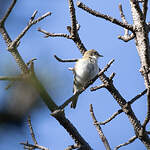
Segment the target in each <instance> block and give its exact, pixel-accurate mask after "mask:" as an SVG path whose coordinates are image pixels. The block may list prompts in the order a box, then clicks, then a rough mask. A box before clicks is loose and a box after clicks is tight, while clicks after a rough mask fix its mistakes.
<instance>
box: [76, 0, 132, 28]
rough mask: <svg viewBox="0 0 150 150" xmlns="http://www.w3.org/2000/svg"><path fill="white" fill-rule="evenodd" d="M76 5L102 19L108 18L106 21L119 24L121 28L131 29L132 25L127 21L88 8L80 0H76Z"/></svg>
mask: <svg viewBox="0 0 150 150" xmlns="http://www.w3.org/2000/svg"><path fill="white" fill-rule="evenodd" d="M77 6H78V7H79V8H82V9H83V10H85V11H86V12H88V13H90V14H92V15H94V16H96V17H100V18H103V19H105V20H108V21H110V22H112V23H114V24H116V25H119V26H121V27H123V28H126V29H128V30H130V31H133V26H132V25H130V24H127V23H123V22H121V21H119V20H117V19H116V18H113V17H111V16H108V15H105V14H102V13H100V12H97V11H95V10H92V9H91V8H89V7H88V6H86V5H85V4H83V3H82V2H79V1H78V2H77Z"/></svg>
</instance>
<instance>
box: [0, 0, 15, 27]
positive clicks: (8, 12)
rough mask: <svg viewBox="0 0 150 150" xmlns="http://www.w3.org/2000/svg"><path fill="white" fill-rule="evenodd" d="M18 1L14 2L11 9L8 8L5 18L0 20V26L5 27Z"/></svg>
mask: <svg viewBox="0 0 150 150" xmlns="http://www.w3.org/2000/svg"><path fill="white" fill-rule="evenodd" d="M16 2H17V0H13V1H12V3H11V5H10V7H9V8H8V10H7V12H6V14H5V15H4V17H3V18H2V19H1V20H0V26H3V25H4V23H5V21H6V19H7V18H8V16H9V15H10V13H11V11H12V9H13V8H14V6H15V4H16Z"/></svg>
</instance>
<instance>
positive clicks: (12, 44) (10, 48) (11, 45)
mask: <svg viewBox="0 0 150 150" xmlns="http://www.w3.org/2000/svg"><path fill="white" fill-rule="evenodd" d="M36 13H37V12H36V11H35V12H34V13H33V15H32V17H35V15H36ZM49 15H51V13H50V12H47V13H45V14H44V15H43V16H41V17H39V18H38V19H36V20H32V21H31V19H30V21H29V24H28V25H27V26H26V27H25V28H24V30H23V31H22V32H21V33H20V34H19V35H18V37H17V38H16V39H15V40H14V41H13V42H12V43H11V44H10V45H9V47H8V49H9V50H12V49H14V47H16V46H18V42H19V41H20V39H21V38H22V37H23V36H24V35H25V33H26V32H27V31H28V30H29V29H30V28H31V27H32V25H34V24H36V23H38V22H39V21H41V20H43V19H44V18H46V17H47V16H49Z"/></svg>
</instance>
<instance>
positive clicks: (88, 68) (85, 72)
mask: <svg viewBox="0 0 150 150" xmlns="http://www.w3.org/2000/svg"><path fill="white" fill-rule="evenodd" d="M98 72H99V68H98V65H97V60H94V61H92V62H91V60H90V59H79V61H78V62H77V63H76V65H75V76H76V80H77V81H78V82H79V83H80V84H82V85H84V84H85V83H86V82H87V81H90V80H91V79H93V78H94V77H95V76H96V75H97V74H98Z"/></svg>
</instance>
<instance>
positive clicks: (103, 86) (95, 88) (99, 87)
mask: <svg viewBox="0 0 150 150" xmlns="http://www.w3.org/2000/svg"><path fill="white" fill-rule="evenodd" d="M105 87H106V86H105V84H101V85H99V86H95V87H91V88H90V90H91V92H93V91H96V90H98V89H101V88H105Z"/></svg>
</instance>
